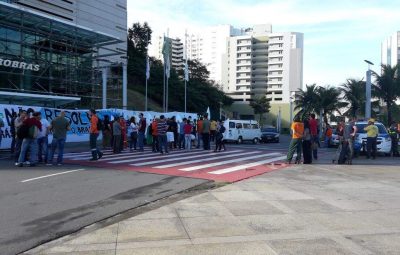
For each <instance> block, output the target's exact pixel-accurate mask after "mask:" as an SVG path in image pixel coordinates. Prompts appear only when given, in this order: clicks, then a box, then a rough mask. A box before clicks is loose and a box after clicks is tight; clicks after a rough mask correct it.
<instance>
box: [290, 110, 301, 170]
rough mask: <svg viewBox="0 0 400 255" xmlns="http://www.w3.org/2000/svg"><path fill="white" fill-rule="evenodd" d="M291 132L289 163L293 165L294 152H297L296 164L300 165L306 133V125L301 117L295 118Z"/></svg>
mask: <svg viewBox="0 0 400 255" xmlns="http://www.w3.org/2000/svg"><path fill="white" fill-rule="evenodd" d="M291 132H292V140H291V141H290V145H289V151H288V154H287V161H288V163H289V164H291V163H292V159H293V155H294V152H295V151H297V155H296V161H295V163H296V164H299V163H300V159H301V147H302V144H301V142H302V138H303V133H304V124H303V123H302V122H301V121H300V117H299V116H296V117H294V119H293V123H292V125H291Z"/></svg>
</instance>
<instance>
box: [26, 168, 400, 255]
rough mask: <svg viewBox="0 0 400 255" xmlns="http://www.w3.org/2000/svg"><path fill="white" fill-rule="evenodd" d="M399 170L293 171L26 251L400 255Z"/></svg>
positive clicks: (226, 189) (34, 252)
mask: <svg viewBox="0 0 400 255" xmlns="http://www.w3.org/2000/svg"><path fill="white" fill-rule="evenodd" d="M398 165H399V164H397V165H393V166H385V167H382V166H380V165H374V166H371V165H358V166H357V165H353V166H349V165H345V166H338V165H311V166H306V165H298V166H290V167H288V168H285V169H282V170H280V171H274V172H270V173H267V174H264V175H261V176H257V177H254V178H251V179H247V180H244V181H240V182H236V183H234V184H231V185H227V186H224V187H221V188H218V189H215V190H209V191H207V192H205V193H202V194H200V195H197V196H193V197H190V198H187V199H184V200H181V201H178V202H175V203H172V204H169V205H166V206H163V207H160V208H158V209H155V210H153V211H149V212H146V213H144V214H141V215H138V216H135V217H133V218H129V219H127V220H124V221H121V222H119V223H115V224H112V225H109V226H107V227H105V228H102V229H98V230H94V231H84V232H82V233H77V234H75V235H71V236H67V237H64V238H62V239H61V240H57V241H54V242H52V243H49V244H46V245H43V246H41V247H38V248H36V249H34V250H31V251H29V252H27V254H71V255H72V254H143V255H144V254H146V255H150V254H174V255H175V254H184V255H190V254H202V255H205V254H218V255H220V254H229V255H232V254H251V255H257V254H285V255H286V254H295V255H299V254H324V255H325V254H329V255H331V254H359V255H361V254H362V255H364V254H399V253H400V252H399V251H400V217H399V215H400V203H399V202H400V186H399V185H398V184H399V182H400V168H399V166H398ZM87 232H89V233H87Z"/></svg>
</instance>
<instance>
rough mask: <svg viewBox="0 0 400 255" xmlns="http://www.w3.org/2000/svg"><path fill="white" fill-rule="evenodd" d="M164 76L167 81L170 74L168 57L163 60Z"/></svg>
mask: <svg viewBox="0 0 400 255" xmlns="http://www.w3.org/2000/svg"><path fill="white" fill-rule="evenodd" d="M164 65H165V75H166V76H167V79H169V76H170V74H171V62H170V61H169V56H167V58H166V59H165V63H164Z"/></svg>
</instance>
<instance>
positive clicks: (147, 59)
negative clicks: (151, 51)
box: [146, 56, 150, 80]
mask: <svg viewBox="0 0 400 255" xmlns="http://www.w3.org/2000/svg"><path fill="white" fill-rule="evenodd" d="M149 78H150V61H149V56H147V58H146V80H148V79H149Z"/></svg>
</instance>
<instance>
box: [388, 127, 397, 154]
mask: <svg viewBox="0 0 400 255" xmlns="http://www.w3.org/2000/svg"><path fill="white" fill-rule="evenodd" d="M389 135H390V138H391V139H392V156H393V157H399V138H398V135H399V130H398V129H397V125H396V122H394V121H393V122H392V124H391V125H390V128H389Z"/></svg>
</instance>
